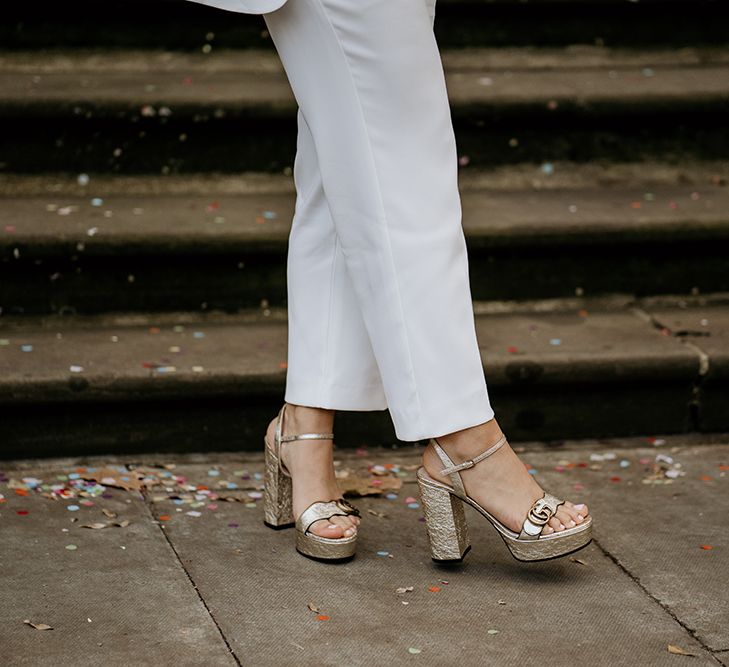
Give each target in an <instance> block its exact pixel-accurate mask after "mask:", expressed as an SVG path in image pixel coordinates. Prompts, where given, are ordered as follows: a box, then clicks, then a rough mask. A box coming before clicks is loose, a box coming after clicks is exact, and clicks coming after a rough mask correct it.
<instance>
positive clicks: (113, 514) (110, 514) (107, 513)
mask: <svg viewBox="0 0 729 667" xmlns="http://www.w3.org/2000/svg"><path fill="white" fill-rule="evenodd" d="M101 511H102V512H103V513H104V515H105V516H107V517H108V518H109V519H116V512H112V511H111V510H108V509H106V507H102V509H101Z"/></svg>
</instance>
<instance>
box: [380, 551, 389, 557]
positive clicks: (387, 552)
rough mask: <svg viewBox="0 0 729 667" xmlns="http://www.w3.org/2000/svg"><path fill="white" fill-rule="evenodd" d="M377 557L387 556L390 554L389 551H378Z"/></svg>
mask: <svg viewBox="0 0 729 667" xmlns="http://www.w3.org/2000/svg"><path fill="white" fill-rule="evenodd" d="M377 555H378V556H389V555H390V552H389V551H378V552H377Z"/></svg>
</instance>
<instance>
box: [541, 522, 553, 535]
mask: <svg viewBox="0 0 729 667" xmlns="http://www.w3.org/2000/svg"><path fill="white" fill-rule="evenodd" d="M553 532H554V528H552V526H550V525H549V524H547V525H546V526H543V527H542V535H551V534H552V533H553Z"/></svg>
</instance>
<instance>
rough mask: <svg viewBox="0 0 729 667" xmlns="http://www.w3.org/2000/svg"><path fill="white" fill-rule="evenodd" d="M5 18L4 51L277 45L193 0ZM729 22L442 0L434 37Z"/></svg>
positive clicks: (613, 34)
mask: <svg viewBox="0 0 729 667" xmlns="http://www.w3.org/2000/svg"><path fill="white" fill-rule="evenodd" d="M31 7H32V9H31ZM109 16H113V17H114V20H113V21H109ZM140 16H143V17H144V20H141V21H140ZM3 18H4V20H3V23H2V25H0V43H2V44H3V45H5V48H23V49H26V48H49V47H51V48H53V47H61V48H69V47H101V48H130V47H132V48H140V47H141V48H168V49H195V50H197V49H200V48H201V47H203V46H204V45H205V44H210V45H212V46H214V47H224V48H231V47H232V48H245V47H269V48H270V39H269V38H268V35H267V32H266V26H265V23H264V21H263V19H262V18H261V17H259V16H248V15H245V14H232V13H230V12H224V11H220V10H217V9H214V8H211V7H206V6H204V5H199V4H196V3H192V2H187V1H186V0H107V2H104V3H99V2H97V1H95V0H75V1H74V2H73V3H64V4H59V3H55V2H50V1H49V0H40V1H39V2H36V3H33V5H32V6H31V5H29V6H26V5H23V4H20V3H10V4H9V6H8V7H5V8H4V11H3ZM727 18H729V10H728V8H727V4H726V3H725V2H721V0H641V2H625V0H588V1H586V0H531V1H529V2H525V1H524V0H497V1H494V0H438V2H437V4H436V22H435V33H436V36H437V38H438V41H439V43H440V44H441V45H442V46H445V47H463V46H485V45H490V46H526V45H535V46H555V45H556V46H562V45H566V44H575V43H583V44H584V43H587V44H607V45H610V46H646V45H663V46H672V47H675V46H686V45H691V44H726V43H727V35H726V30H725V25H726V22H727Z"/></svg>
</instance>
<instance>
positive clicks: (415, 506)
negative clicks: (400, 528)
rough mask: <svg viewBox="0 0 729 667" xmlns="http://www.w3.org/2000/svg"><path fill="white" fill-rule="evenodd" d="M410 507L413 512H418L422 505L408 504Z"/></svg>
mask: <svg viewBox="0 0 729 667" xmlns="http://www.w3.org/2000/svg"><path fill="white" fill-rule="evenodd" d="M408 507H409V508H410V509H411V510H416V509H418V507H420V503H408Z"/></svg>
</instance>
